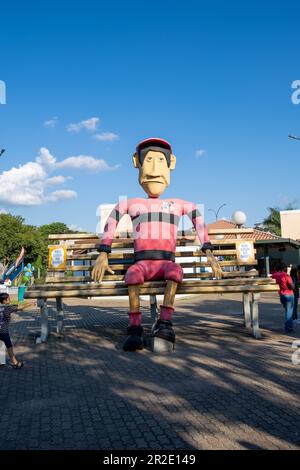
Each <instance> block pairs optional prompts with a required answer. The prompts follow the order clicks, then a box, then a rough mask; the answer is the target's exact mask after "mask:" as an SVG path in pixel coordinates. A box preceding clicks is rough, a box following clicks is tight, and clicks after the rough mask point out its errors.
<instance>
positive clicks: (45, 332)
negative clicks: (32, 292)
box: [36, 299, 49, 344]
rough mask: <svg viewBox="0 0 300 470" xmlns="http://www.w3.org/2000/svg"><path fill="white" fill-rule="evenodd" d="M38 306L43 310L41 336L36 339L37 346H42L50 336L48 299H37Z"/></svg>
mask: <svg viewBox="0 0 300 470" xmlns="http://www.w3.org/2000/svg"><path fill="white" fill-rule="evenodd" d="M37 305H38V307H40V309H41V336H39V337H38V338H36V344H41V343H44V342H45V341H47V338H48V336H49V322H48V307H47V299H37Z"/></svg>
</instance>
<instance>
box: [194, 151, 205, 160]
mask: <svg viewBox="0 0 300 470" xmlns="http://www.w3.org/2000/svg"><path fill="white" fill-rule="evenodd" d="M204 154H205V150H204V149H198V150H196V157H197V158H199V157H203V155H204Z"/></svg>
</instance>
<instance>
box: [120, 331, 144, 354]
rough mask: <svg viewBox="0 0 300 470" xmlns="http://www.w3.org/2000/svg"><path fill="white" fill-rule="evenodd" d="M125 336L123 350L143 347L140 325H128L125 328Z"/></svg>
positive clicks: (134, 349)
mask: <svg viewBox="0 0 300 470" xmlns="http://www.w3.org/2000/svg"><path fill="white" fill-rule="evenodd" d="M127 335H128V336H127V338H126V339H125V341H124V344H123V349H124V351H136V350H137V349H143V347H144V342H143V327H142V326H129V327H128V328H127Z"/></svg>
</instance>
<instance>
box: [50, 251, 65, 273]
mask: <svg viewBox="0 0 300 470" xmlns="http://www.w3.org/2000/svg"><path fill="white" fill-rule="evenodd" d="M66 266H67V246H66V245H53V246H50V247H49V258H48V268H50V269H66Z"/></svg>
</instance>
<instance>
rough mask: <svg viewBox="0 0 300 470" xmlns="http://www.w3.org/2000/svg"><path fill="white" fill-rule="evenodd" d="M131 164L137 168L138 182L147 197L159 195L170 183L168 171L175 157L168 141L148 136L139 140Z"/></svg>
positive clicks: (174, 161)
mask: <svg viewBox="0 0 300 470" xmlns="http://www.w3.org/2000/svg"><path fill="white" fill-rule="evenodd" d="M133 165H134V167H135V168H138V169H139V183H140V185H141V186H142V188H143V189H144V191H145V192H146V193H147V194H148V196H149V197H159V196H160V195H161V194H162V193H163V192H164V190H165V189H166V188H167V187H168V186H169V184H170V171H171V170H174V168H175V165H176V157H175V155H173V154H172V148H171V145H170V144H169V142H167V141H166V140H163V139H157V138H150V139H145V140H143V141H142V142H140V143H139V144H138V146H137V148H136V152H135V153H134V155H133Z"/></svg>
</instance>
